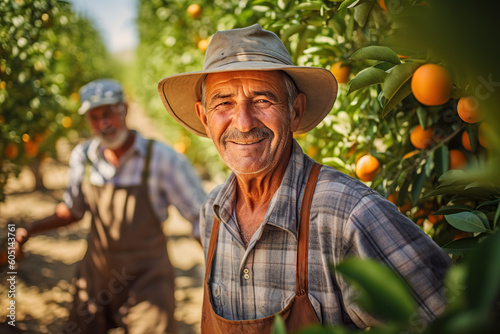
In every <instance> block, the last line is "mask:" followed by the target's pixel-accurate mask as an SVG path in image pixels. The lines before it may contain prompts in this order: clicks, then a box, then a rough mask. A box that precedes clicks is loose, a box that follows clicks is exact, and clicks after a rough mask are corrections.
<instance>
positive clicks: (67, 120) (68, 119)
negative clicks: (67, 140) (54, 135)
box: [61, 116, 73, 128]
mask: <svg viewBox="0 0 500 334" xmlns="http://www.w3.org/2000/svg"><path fill="white" fill-rule="evenodd" d="M72 123H73V122H72V121H71V117H69V116H64V117H63V118H62V120H61V124H62V126H63V127H65V128H69V127H70V126H71V124H72Z"/></svg>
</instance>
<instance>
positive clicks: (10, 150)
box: [3, 143, 19, 160]
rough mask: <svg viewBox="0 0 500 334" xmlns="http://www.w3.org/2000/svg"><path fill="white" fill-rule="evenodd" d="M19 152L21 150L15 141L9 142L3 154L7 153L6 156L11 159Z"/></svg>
mask: <svg viewBox="0 0 500 334" xmlns="http://www.w3.org/2000/svg"><path fill="white" fill-rule="evenodd" d="M18 153H19V150H18V149H17V146H16V145H15V144H14V143H8V144H7V145H6V146H5V148H4V150H3V154H4V155H5V157H6V158H7V159H10V160H12V159H15V158H16V157H17V154H18Z"/></svg>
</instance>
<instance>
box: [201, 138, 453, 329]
mask: <svg viewBox="0 0 500 334" xmlns="http://www.w3.org/2000/svg"><path fill="white" fill-rule="evenodd" d="M313 163H314V161H313V160H312V159H310V158H309V157H307V156H306V155H305V154H303V152H302V150H301V148H300V146H299V145H298V144H297V142H295V141H294V147H293V150H292V155H291V158H290V161H289V164H288V167H287V170H286V173H285V176H284V178H283V181H282V183H281V186H280V188H279V189H278V190H277V191H276V193H275V194H274V196H273V198H272V200H271V203H270V204H269V208H268V210H267V212H266V215H265V218H264V221H263V223H262V225H261V226H260V227H259V229H258V230H257V231H256V232H255V234H254V235H253V237H252V239H251V240H250V242H249V245H248V247H247V248H245V247H244V244H243V242H242V239H241V237H240V233H239V228H238V223H237V222H236V220H235V218H234V216H235V215H234V214H233V212H234V207H235V199H236V178H235V175H234V174H231V175H230V176H229V178H228V179H227V181H226V182H225V183H224V184H223V185H220V186H218V187H216V188H215V189H214V190H213V191H212V192H211V193H210V194H209V196H208V198H207V201H206V202H205V204H204V206H203V207H202V213H201V217H200V224H201V237H202V242H203V246H204V250H205V257H206V254H207V250H208V243H209V240H210V232H211V229H212V224H213V220H214V215H215V216H217V218H218V219H219V220H220V221H221V227H220V229H219V236H218V242H217V247H216V251H215V257H214V260H213V262H212V270H211V273H210V277H209V293H210V294H211V297H212V305H213V307H214V311H215V312H216V313H217V314H218V315H220V316H222V317H224V318H226V319H229V320H249V319H257V318H263V317H266V316H269V315H272V314H275V313H277V312H280V311H281V310H282V309H283V308H285V307H286V305H287V304H288V303H289V302H290V300H291V299H292V298H293V296H294V289H295V266H296V251H297V230H298V227H297V224H298V221H299V211H300V205H301V202H302V195H303V191H304V188H305V183H306V180H307V175H308V172H309V169H310V168H311V166H312V164H313ZM309 224H310V225H309V260H308V261H309V266H308V268H309V269H308V271H309V272H308V280H309V300H310V301H311V303H312V305H313V307H314V309H315V311H316V314H317V315H318V318H319V319H320V321H321V322H322V323H323V324H340V323H343V324H346V325H348V326H353V327H355V326H357V327H366V326H373V325H376V324H379V321H378V320H377V319H376V318H374V317H372V316H371V315H369V314H368V313H366V312H365V311H363V310H362V309H360V308H359V307H358V306H357V305H355V304H354V303H353V301H352V300H353V297H354V296H355V293H354V291H353V289H352V287H351V286H350V285H349V284H348V283H347V282H346V281H345V280H344V279H343V278H342V277H341V276H340V275H338V274H335V273H332V272H331V270H330V267H329V265H330V264H333V265H336V264H338V263H339V262H341V261H342V260H343V259H345V258H347V257H350V256H357V257H363V258H373V259H376V260H379V261H381V262H383V263H384V264H386V265H387V266H389V267H390V268H392V269H394V270H396V271H397V272H398V273H399V274H400V275H401V276H402V277H404V278H405V279H406V280H407V281H408V282H409V284H410V286H411V290H412V293H413V296H414V298H415V300H416V302H417V304H418V306H419V308H418V316H417V315H416V317H415V319H417V318H419V319H424V320H425V321H429V320H432V319H434V317H435V315H436V314H438V313H439V312H441V311H442V310H443V308H444V303H445V299H444V296H443V291H442V290H443V278H444V275H445V272H446V269H447V267H448V265H449V264H450V259H449V257H448V255H447V254H446V253H444V252H443V251H442V250H441V248H440V247H439V246H438V245H437V244H435V243H434V241H432V240H431V239H430V238H429V237H428V236H427V235H426V234H425V233H424V232H423V231H422V230H421V229H420V228H419V227H418V226H417V225H416V224H415V223H413V222H412V221H411V220H409V219H408V218H407V217H406V216H404V215H402V214H401V213H400V212H399V211H398V209H397V207H396V206H395V205H393V204H392V203H390V202H388V201H387V200H385V199H384V198H383V197H382V196H380V195H379V194H378V193H377V192H376V191H374V190H373V189H371V188H369V187H367V186H366V185H364V184H363V183H362V182H359V181H357V180H355V179H353V178H351V177H349V176H347V175H345V174H343V173H340V172H339V171H337V170H335V169H334V168H331V167H327V166H323V167H322V169H321V172H320V174H319V178H318V181H317V185H316V190H315V193H314V197H313V202H312V207H311V213H310V222H309Z"/></svg>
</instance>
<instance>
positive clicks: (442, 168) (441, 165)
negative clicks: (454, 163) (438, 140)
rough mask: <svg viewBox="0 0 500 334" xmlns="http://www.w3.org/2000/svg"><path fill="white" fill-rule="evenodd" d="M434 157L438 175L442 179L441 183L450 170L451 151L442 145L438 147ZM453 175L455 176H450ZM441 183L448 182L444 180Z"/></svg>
mask: <svg viewBox="0 0 500 334" xmlns="http://www.w3.org/2000/svg"><path fill="white" fill-rule="evenodd" d="M434 157H435V158H434V163H435V170H436V175H437V176H439V177H440V178H439V181H440V182H441V176H442V175H443V173H445V172H446V171H447V170H448V168H449V166H450V151H449V149H448V146H446V145H441V146H440V147H438V148H437V149H436V150H435V151H434ZM451 175H455V174H450V176H451ZM452 178H453V177H452ZM453 182H455V179H454V180H453ZM441 183H442V184H444V183H446V181H445V180H443V181H442V182H441Z"/></svg>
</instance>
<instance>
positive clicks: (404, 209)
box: [398, 202, 413, 213]
mask: <svg viewBox="0 0 500 334" xmlns="http://www.w3.org/2000/svg"><path fill="white" fill-rule="evenodd" d="M412 207H413V206H412V205H411V202H406V203H405V204H403V205H401V206H399V207H398V209H399V212H401V213H406V212H408V211H410V210H411V208H412Z"/></svg>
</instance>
